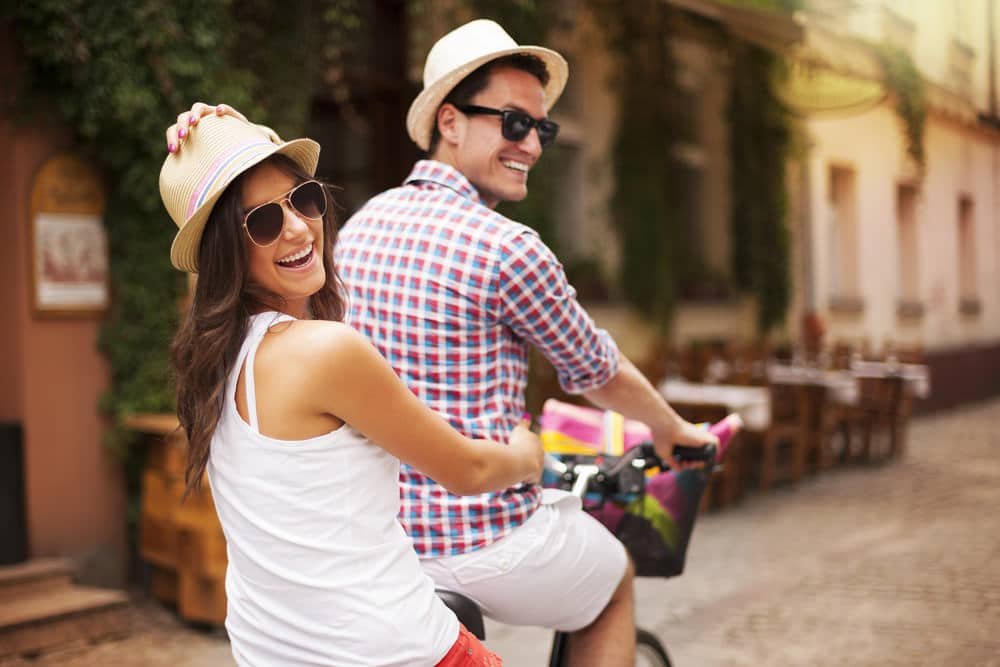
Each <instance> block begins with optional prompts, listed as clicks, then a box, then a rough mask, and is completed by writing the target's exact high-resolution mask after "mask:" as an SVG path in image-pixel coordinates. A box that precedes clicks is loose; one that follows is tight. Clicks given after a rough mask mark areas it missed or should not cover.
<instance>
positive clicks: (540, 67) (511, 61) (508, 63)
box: [427, 53, 549, 155]
mask: <svg viewBox="0 0 1000 667" xmlns="http://www.w3.org/2000/svg"><path fill="white" fill-rule="evenodd" d="M501 67H510V68H513V69H519V70H521V71H523V72H527V73H528V74H531V75H532V76H534V77H535V78H536V79H538V81H539V82H540V83H541V84H542V85H543V86H547V85H548V83H549V70H548V68H547V67H546V66H545V63H544V62H543V61H542V59H541V58H539V57H537V56H532V55H528V54H527V53H515V54H513V55H509V56H504V57H502V58H497V59H496V60H491V61H489V62H488V63H486V64H484V65H480V67H479V68H478V69H477V70H475V71H474V72H472V74H470V75H469V76H467V77H465V78H464V79H462V80H461V81H459V82H458V85H456V86H455V87H454V88H452V89H451V92H450V93H448V95H447V96H446V97H445V98H444V100H442V102H441V104H453V105H455V106H461V105H463V104H470V103H471V102H472V98H473V97H475V96H476V95H478V94H479V93H480V92H482V91H483V90H485V89H486V86H488V85H489V83H490V75H491V74H492V73H493V70H495V69H498V68H501ZM438 108H439V109H440V107H438ZM440 140H441V133H440V132H439V131H438V127H437V110H435V113H434V128H433V129H432V130H431V143H430V146H428V148H427V154H428V155H431V154H433V153H434V150H435V149H436V148H437V145H438V142H439V141H440Z"/></svg>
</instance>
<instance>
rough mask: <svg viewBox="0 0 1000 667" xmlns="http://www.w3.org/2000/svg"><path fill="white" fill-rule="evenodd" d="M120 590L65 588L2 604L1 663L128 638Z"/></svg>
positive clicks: (124, 597) (125, 604) (124, 599)
mask: <svg viewBox="0 0 1000 667" xmlns="http://www.w3.org/2000/svg"><path fill="white" fill-rule="evenodd" d="M128 625H129V614H128V596H127V595H126V594H125V593H124V592H122V591H114V590H108V589H103V588H89V587H85V586H75V585H66V586H63V587H62V588H53V589H50V590H39V591H35V592H31V593H24V594H21V595H19V596H17V597H14V598H9V599H3V600H2V601H0V659H2V658H4V657H5V656H11V655H33V654H37V653H40V652H42V651H45V650H47V649H51V648H55V647H57V646H60V645H63V644H67V643H71V642H81V641H82V642H96V641H99V640H102V639H109V638H113V637H122V636H125V635H126V634H128V629H129V628H128Z"/></svg>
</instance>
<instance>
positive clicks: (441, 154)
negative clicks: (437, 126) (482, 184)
mask: <svg viewBox="0 0 1000 667" xmlns="http://www.w3.org/2000/svg"><path fill="white" fill-rule="evenodd" d="M427 159H428V160H434V161H435V162H440V163H442V164H446V165H448V166H449V167H451V168H452V169H454V170H455V171H457V172H458V173H460V174H462V176H465V178H466V180H469V177H468V176H467V175H466V173H465V172H464V171H462V168H461V167H459V166H458V160H456V159H455V154H454V152H453V151H449V150H447V148H446V147H444V146H441V145H439V146H438V147H437V148H436V149H434V152H433V153H431V154H430V155H428V156H427ZM469 185H471V186H472V187H473V188H475V190H476V192H477V193H478V194H479V197H480V199H481V201H482V202H483V204H485V205H486V206H487V207H489V208H496V207H497V204H499V203H500V202H499V201H491V200H489V199H487V198H486V197H484V196H483V191H482V190H481V189H480V188H479V186H477V185H476V184H475V183H473V182H472V181H471V180H469Z"/></svg>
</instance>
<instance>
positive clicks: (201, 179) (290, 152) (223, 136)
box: [160, 115, 319, 273]
mask: <svg viewBox="0 0 1000 667" xmlns="http://www.w3.org/2000/svg"><path fill="white" fill-rule="evenodd" d="M190 132H191V134H190V135H189V137H188V138H187V140H185V142H184V145H183V147H182V148H181V150H179V151H178V152H176V153H173V154H171V155H168V156H167V159H166V160H165V161H164V162H163V168H162V169H161V170H160V197H161V198H162V199H163V205H164V206H165V207H166V209H167V213H169V214H170V217H171V218H173V220H174V222H175V223H177V226H178V227H179V228H180V229H179V230H178V232H177V236H175V237H174V243H173V245H172V246H171V248H170V261H171V263H173V265H174V266H175V267H177V268H178V269H180V270H181V271H189V272H191V273H198V246H199V244H200V243H201V233H202V231H203V230H204V229H205V222H206V221H207V220H208V216H209V214H210V213H211V212H212V207H213V206H215V202H216V201H217V200H218V199H219V196H220V195H221V194H222V193H223V192H224V191H225V189H226V188H227V187H229V184H230V183H232V182H233V180H234V179H236V177H237V176H239V175H240V174H242V173H243V172H245V171H247V170H248V169H250V168H251V167H253V166H254V165H257V164H259V163H260V162H262V161H263V160H265V159H267V158H269V157H270V156H272V155H278V154H280V155H286V156H288V157H289V158H291V160H292V161H293V162H295V163H296V164H297V165H299V167H301V168H302V170H303V171H306V172H308V173H309V174H315V173H316V163H317V162H318V161H319V144H317V143H316V142H315V141H313V140H312V139H294V140H292V141H282V140H281V138H280V137H278V135H277V134H275V133H274V131H273V130H271V129H270V128H267V127H264V126H263V125H252V124H250V123H247V122H244V121H242V120H240V119H239V118H236V117H235V116H216V115H209V116H205V117H204V118H202V119H201V120H200V121H198V124H197V125H195V126H193V127H192V128H191V129H190Z"/></svg>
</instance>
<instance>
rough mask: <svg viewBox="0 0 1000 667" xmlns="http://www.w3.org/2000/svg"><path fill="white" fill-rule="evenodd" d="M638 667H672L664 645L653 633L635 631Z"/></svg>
mask: <svg viewBox="0 0 1000 667" xmlns="http://www.w3.org/2000/svg"><path fill="white" fill-rule="evenodd" d="M635 664H636V667H640V666H641V667H670V657H669V656H668V655H667V650H666V649H665V648H663V644H661V643H660V640H659V639H657V638H656V635H654V634H653V633H652V632H648V631H646V630H643V629H642V628H638V629H637V630H636V631H635Z"/></svg>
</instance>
